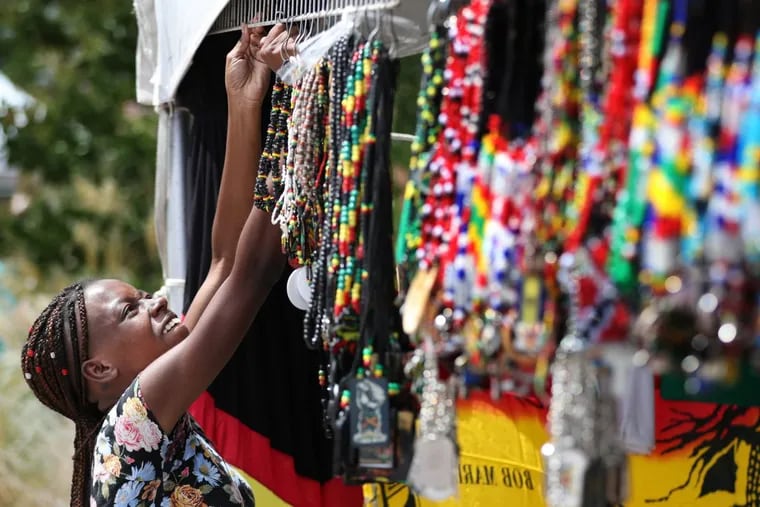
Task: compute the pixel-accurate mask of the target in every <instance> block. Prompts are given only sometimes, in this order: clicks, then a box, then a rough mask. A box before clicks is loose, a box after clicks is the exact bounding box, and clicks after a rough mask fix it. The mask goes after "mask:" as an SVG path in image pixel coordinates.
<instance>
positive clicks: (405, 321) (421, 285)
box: [402, 268, 438, 336]
mask: <svg viewBox="0 0 760 507" xmlns="http://www.w3.org/2000/svg"><path fill="white" fill-rule="evenodd" d="M437 277H438V268H431V269H421V270H419V271H417V273H416V274H415V275H414V279H413V280H412V283H411V285H410V286H409V293H408V294H407V296H406V302H405V303H404V307H403V309H402V327H403V329H404V333H406V334H407V335H409V336H412V335H414V334H415V333H417V329H418V328H419V327H420V323H421V322H422V317H423V315H424V314H425V309H426V308H427V305H428V301H429V300H430V294H431V292H432V290H433V285H434V284H435V280H436V278H437Z"/></svg>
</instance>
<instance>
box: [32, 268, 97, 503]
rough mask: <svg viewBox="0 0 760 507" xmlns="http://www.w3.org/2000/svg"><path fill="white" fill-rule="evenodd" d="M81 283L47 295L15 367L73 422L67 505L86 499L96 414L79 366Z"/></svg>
mask: <svg viewBox="0 0 760 507" xmlns="http://www.w3.org/2000/svg"><path fill="white" fill-rule="evenodd" d="M85 286H86V283H82V282H78V283H75V284H72V285H70V286H68V287H66V288H65V289H63V290H62V291H61V292H60V293H59V294H58V295H57V296H55V297H54V298H53V300H52V301H51V302H50V304H48V306H47V307H46V308H45V309H44V310H43V311H42V313H41V314H40V316H39V317H37V320H36V321H35V322H34V324H33V325H32V328H31V329H30V331H29V338H28V339H27V341H26V343H25V344H24V347H23V349H22V352H21V369H22V371H23V372H24V378H25V379H26V382H27V384H29V387H30V388H31V389H32V391H33V392H34V394H35V396H37V398H38V399H39V400H40V401H41V402H42V403H43V404H44V405H46V406H47V407H49V408H51V409H52V410H55V411H56V412H58V413H59V414H61V415H63V416H64V417H67V418H68V419H71V420H72V421H74V424H75V426H76V433H75V437H74V456H73V461H74V470H73V474H72V481H71V505H72V507H74V506H76V507H80V506H84V505H86V504H87V497H88V496H89V486H90V485H89V482H90V481H89V479H90V471H91V470H90V469H91V467H92V454H93V450H94V445H95V438H94V437H95V434H96V432H97V431H98V429H99V428H100V422H101V419H102V414H100V412H99V411H98V410H97V408H96V407H95V406H94V405H93V404H92V403H90V402H89V401H88V399H87V393H86V389H85V382H84V380H83V379H82V372H81V366H82V363H84V362H85V361H86V360H87V358H88V342H89V335H88V332H87V309H86V308H85V302H84V289H85ZM67 341H68V343H70V344H71V351H70V353H69V352H68V351H67V347H66V345H67ZM69 356H70V357H69Z"/></svg>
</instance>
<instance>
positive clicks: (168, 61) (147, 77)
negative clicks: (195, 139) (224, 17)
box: [134, 0, 430, 106]
mask: <svg viewBox="0 0 760 507" xmlns="http://www.w3.org/2000/svg"><path fill="white" fill-rule="evenodd" d="M228 2H229V0H161V1H156V0H134V6H135V15H136V17H137V26H138V29H139V34H138V40H137V101H138V102H140V103H141V104H145V105H151V106H158V105H160V104H165V103H167V102H170V101H172V100H173V98H174V94H175V93H176V91H177V88H178V87H179V84H180V82H181V81H182V78H183V76H184V75H185V72H187V69H188V68H189V67H190V63H191V62H192V59H193V55H194V54H195V51H196V50H197V49H198V47H199V46H200V44H201V41H203V38H204V37H205V36H206V34H207V33H208V31H209V29H210V28H211V26H212V25H213V24H214V21H215V20H216V18H217V17H218V16H219V13H221V12H222V10H223V9H224V7H225V6H226V5H227V3H228ZM429 4H430V2H429V1H427V0H401V4H400V5H399V6H398V7H397V8H396V9H394V15H395V16H398V17H400V18H405V19H406V20H408V21H410V22H411V23H412V24H413V25H416V26H417V27H419V33H420V35H421V40H418V41H414V40H409V41H407V45H408V47H407V48H406V49H407V50H406V51H401V54H402V55H406V54H410V53H415V52H418V51H420V50H421V49H422V48H423V47H424V45H425V42H426V41H425V40H424V39H425V38H426V35H427V10H428V7H429Z"/></svg>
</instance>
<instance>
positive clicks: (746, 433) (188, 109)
mask: <svg viewBox="0 0 760 507" xmlns="http://www.w3.org/2000/svg"><path fill="white" fill-rule="evenodd" d="M191 3H193V2H191ZM196 4H197V5H196ZM135 11H136V15H137V19H138V23H139V26H140V40H139V45H138V58H137V68H138V83H137V85H138V86H137V88H138V99H139V100H140V102H142V103H144V104H150V105H153V106H155V107H156V108H157V111H158V114H159V115H160V122H159V145H158V159H157V160H158V163H157V175H156V220H157V229H158V234H159V242H158V244H159V248H160V250H161V259H162V266H163V269H164V278H165V287H164V290H165V291H166V293H167V295H168V297H169V301H170V306H172V307H173V309H175V310H177V311H182V310H183V309H185V308H186V306H187V304H188V302H189V301H190V300H191V298H192V296H193V295H194V293H195V291H196V290H197V288H198V286H199V285H200V282H201V281H202V279H203V277H204V276H205V272H206V270H207V269H208V263H209V261H210V259H209V255H210V253H209V244H210V241H209V240H210V237H209V236H210V228H211V219H212V218H213V211H214V207H215V203H216V192H217V191H218V185H219V180H220V171H221V167H222V165H223V157H224V143H225V137H226V112H227V109H226V108H227V105H226V97H225V93H224V81H223V71H224V55H225V54H226V52H227V51H228V50H229V48H231V47H232V45H234V43H235V41H236V40H237V37H238V35H237V34H236V33H235V31H234V30H235V28H236V27H238V26H239V25H240V23H242V22H245V21H248V20H250V19H252V18H253V17H254V14H258V18H257V19H258V21H257V23H260V24H265V25H269V24H273V23H275V22H284V23H287V24H289V25H291V26H297V27H298V28H299V29H300V34H299V35H298V36H297V43H298V47H299V49H300V53H299V55H297V56H292V55H291V56H290V58H289V59H288V62H287V63H286V65H284V66H283V69H281V70H280V71H278V76H277V79H275V82H274V86H273V89H272V91H271V94H270V96H271V109H270V110H267V111H266V112H265V121H264V123H265V124H267V123H268V124H269V128H268V129H267V131H266V132H264V133H263V136H264V138H263V139H262V140H263V146H264V154H263V156H262V162H261V164H260V166H259V167H258V168H252V170H257V171H258V175H259V180H260V181H262V182H267V181H268V180H269V181H270V182H271V183H272V184H271V185H266V184H262V185H257V186H256V188H254V189H251V195H252V199H253V200H254V204H255V205H256V206H258V207H260V208H262V209H265V210H267V211H269V212H271V213H272V217H273V221H274V222H275V223H279V224H280V226H281V228H282V233H283V251H284V253H285V254H287V256H288V259H289V265H290V268H289V269H288V270H287V271H286V272H285V273H283V276H282V279H281V281H280V283H279V284H278V285H277V286H276V287H275V289H274V290H273V292H272V294H271V296H270V298H269V300H268V301H267V303H266V304H265V305H264V307H263V308H262V309H261V311H260V313H259V315H258V317H257V318H256V322H255V323H254V324H253V326H252V328H251V330H250V331H249V336H248V337H247V338H246V340H245V342H244V344H243V345H242V346H241V348H240V350H239V351H238V353H237V354H236V356H235V358H234V359H233V361H232V362H231V363H230V365H228V367H227V368H225V370H224V371H223V373H222V374H221V375H220V376H219V378H218V379H217V380H216V381H215V383H214V384H213V385H212V386H211V387H210V388H209V390H208V392H207V393H205V394H204V395H203V396H202V397H201V398H200V399H199V400H198V401H197V402H196V404H195V405H194V406H193V407H192V410H191V411H192V413H193V415H194V416H195V417H196V418H197V419H198V420H199V422H200V423H201V425H202V426H203V427H204V428H205V430H206V431H207V433H208V434H209V436H210V437H211V438H212V440H214V442H215V444H216V445H217V448H218V449H219V450H220V452H221V453H222V454H223V455H224V456H225V457H226V458H227V459H228V460H229V461H230V462H231V463H233V464H234V465H236V466H237V467H238V468H240V469H241V470H242V471H243V472H244V473H246V474H247V475H248V477H249V479H250V480H251V482H252V484H254V488H255V490H256V494H257V501H258V504H259V505H265V506H266V505H272V506H279V505H305V506H312V505H314V506H318V505H319V506H322V505H324V506H331V507H332V506H343V505H346V506H348V505H361V503H362V502H365V503H366V504H368V505H377V506H381V505H382V506H407V505H444V506H454V505H462V506H465V505H525V506H534V505H552V506H560V505H561V506H575V505H578V506H581V505H582V506H592V505H593V506H596V505H619V504H624V505H631V506H639V505H641V506H643V505H651V504H657V505H666V506H667V505H673V506H685V505H705V506H711V507H721V506H726V507H728V506H734V505H758V504H760V500H759V499H758V495H759V494H760V491H758V485H757V484H756V483H757V482H758V481H757V478H758V477H760V464H759V463H758V447H757V444H756V440H757V437H756V435H758V432H757V426H758V421H760V417H759V416H760V412H759V411H758V409H757V408H756V407H757V406H760V398H759V397H758V395H757V394H756V393H757V392H758V391H757V389H756V388H754V386H755V385H756V383H755V380H756V379H757V376H758V361H757V358H758V356H757V351H756V343H755V342H756V339H755V337H756V336H757V335H758V331H760V330H759V329H758V328H757V322H758V319H757V311H758V303H757V301H758V300H759V299H758V295H760V294H758V287H760V285H758V283H757V282H758V274H760V269H759V268H760V255H759V254H760V243H759V242H758V238H760V234H758V233H759V232H760V102H758V100H760V77H758V76H760V49H758V48H760V45H758V43H757V42H756V40H758V39H757V34H758V31H760V9H759V8H758V6H757V5H755V4H753V3H752V2H747V1H744V0H732V1H730V2H724V3H722V4H721V6H720V7H719V11H712V10H710V8H708V6H706V5H705V4H704V3H703V2H694V1H692V2H689V1H687V0H624V1H619V2H612V3H610V4H609V5H608V3H607V2H600V1H598V0H571V1H559V0H557V1H554V0H546V1H539V2H535V1H524V0H470V1H466V0H462V1H455V0H446V1H440V0H431V1H427V0H425V1H421V0H415V1H410V0H406V1H398V0H387V1H382V0H377V1H372V0H312V1H311V2H295V1H293V2H257V1H255V0H250V1H247V2H246V1H237V2H236V1H233V2H225V1H211V2H194V3H193V5H188V2H182V3H181V4H180V3H179V2H172V1H168V2H153V1H140V0H137V1H135ZM415 54H419V55H420V56H419V58H420V65H421V68H422V82H421V83H420V92H419V96H418V100H417V103H416V105H415V107H417V108H418V113H417V125H416V128H414V129H413V126H411V125H410V126H409V127H408V131H409V132H413V134H412V135H409V134H407V135H404V134H405V133H397V132H392V131H391V125H392V123H393V122H392V111H393V109H394V103H395V101H396V100H397V98H396V97H395V96H394V89H395V87H394V83H395V80H396V77H397V67H396V64H395V63H394V62H395V60H396V59H397V58H400V57H404V56H409V55H415ZM408 139H410V140H412V150H411V151H412V157H411V160H410V161H409V163H408V172H407V173H406V174H407V180H408V181H407V182H406V187H405V189H404V199H403V204H402V206H401V207H400V209H395V210H394V209H393V207H392V203H393V201H394V195H393V188H392V178H391V173H392V171H391V167H390V166H391V163H390V145H391V143H392V142H399V140H408Z"/></svg>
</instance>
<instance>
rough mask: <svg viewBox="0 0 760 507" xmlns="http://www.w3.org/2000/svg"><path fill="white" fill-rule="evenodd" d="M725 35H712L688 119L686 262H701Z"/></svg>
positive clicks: (723, 70)
mask: <svg viewBox="0 0 760 507" xmlns="http://www.w3.org/2000/svg"><path fill="white" fill-rule="evenodd" d="M727 49H728V38H727V36H726V34H725V33H723V32H718V33H716V34H715V35H714V36H713V41H712V48H711V51H710V55H709V56H708V59H707V72H706V74H707V75H706V78H705V84H704V87H705V88H704V93H703V94H702V96H701V97H700V98H699V100H698V102H697V104H696V106H695V111H694V114H693V115H692V118H691V120H690V121H689V136H690V137H691V139H692V145H693V157H692V158H693V160H692V174H691V179H690V183H689V190H688V191H689V193H688V197H689V206H690V208H691V209H693V210H695V212H696V214H697V217H696V224H695V226H694V227H693V228H692V229H691V230H688V231H687V232H686V234H685V235H684V238H683V244H682V246H681V250H682V256H683V260H684V263H685V264H686V265H694V264H696V263H697V262H702V260H703V257H704V252H703V250H704V242H705V234H706V219H705V211H706V209H707V203H708V201H709V198H710V193H711V192H712V189H713V164H714V162H715V133H716V132H717V130H718V123H719V121H720V107H721V99H722V91H723V83H724V79H725V67H726V52H727Z"/></svg>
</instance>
